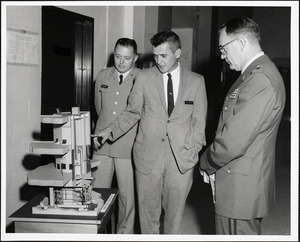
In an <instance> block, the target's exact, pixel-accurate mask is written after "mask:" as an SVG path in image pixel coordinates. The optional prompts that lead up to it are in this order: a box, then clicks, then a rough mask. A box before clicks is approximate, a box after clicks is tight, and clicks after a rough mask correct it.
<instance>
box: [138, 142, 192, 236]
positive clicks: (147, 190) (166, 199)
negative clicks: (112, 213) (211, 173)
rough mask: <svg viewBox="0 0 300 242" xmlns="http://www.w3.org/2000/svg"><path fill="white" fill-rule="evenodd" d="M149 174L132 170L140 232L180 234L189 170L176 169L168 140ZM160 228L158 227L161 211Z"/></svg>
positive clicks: (188, 188) (189, 177) (188, 184)
mask: <svg viewBox="0 0 300 242" xmlns="http://www.w3.org/2000/svg"><path fill="white" fill-rule="evenodd" d="M162 145H164V146H165V147H164V148H165V149H164V151H165V152H162V154H160V156H159V158H158V159H157V160H156V161H151V162H155V165H154V167H153V170H152V172H151V173H150V174H147V175H144V174H141V173H139V172H138V171H137V170H136V182H137V194H138V205H139V218H140V225H141V232H142V234H159V233H160V231H162V233H164V234H178V233H180V225H181V218H182V214H183V210H184V206H185V201H186V198H187V196H188V194H189V191H190V189H191V186H192V183H193V169H191V170H189V171H188V172H187V173H185V174H182V173H180V172H179V170H178V167H177V164H176V161H175V158H174V155H173V153H172V151H171V147H170V145H169V143H168V142H164V144H162ZM162 211H163V214H164V217H163V227H162V228H161V227H160V226H161V225H160V217H161V214H162Z"/></svg>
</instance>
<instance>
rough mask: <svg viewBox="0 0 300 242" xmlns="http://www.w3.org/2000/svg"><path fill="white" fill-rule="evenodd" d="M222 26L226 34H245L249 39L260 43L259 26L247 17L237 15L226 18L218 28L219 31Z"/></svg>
mask: <svg viewBox="0 0 300 242" xmlns="http://www.w3.org/2000/svg"><path fill="white" fill-rule="evenodd" d="M223 28H225V32H226V34H227V35H234V36H239V35H247V36H249V38H250V39H252V40H256V41H258V43H259V44H260V43H261V36H260V30H259V26H258V24H257V23H256V22H255V21H254V20H252V19H250V18H248V17H237V18H233V19H230V20H228V21H227V22H225V23H224V24H223V25H222V26H221V27H220V28H219V33H220V31H221V30H222V29H223Z"/></svg>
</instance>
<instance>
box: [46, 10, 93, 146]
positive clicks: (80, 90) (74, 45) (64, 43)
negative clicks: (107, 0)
mask: <svg viewBox="0 0 300 242" xmlns="http://www.w3.org/2000/svg"><path fill="white" fill-rule="evenodd" d="M93 28H94V20H93V18H90V17H87V16H84V15H81V14H76V13H73V12H70V11H67V10H63V9H60V8H57V7H49V6H43V7H42V108H41V114H53V113H56V112H57V110H59V111H64V112H65V111H67V112H69V111H71V108H72V107H74V106H79V107H80V109H81V110H85V111H90V110H91V109H92V103H91V100H92V98H91V95H92V84H93V76H92V73H93V68H92V66H93V39H94V36H93V35H94V31H93ZM52 133H53V132H52V126H51V125H43V124H42V126H41V136H42V137H41V138H42V139H44V140H52V136H53V135H52Z"/></svg>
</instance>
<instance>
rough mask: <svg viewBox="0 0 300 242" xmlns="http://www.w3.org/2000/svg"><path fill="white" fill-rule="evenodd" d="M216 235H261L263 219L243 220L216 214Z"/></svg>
mask: <svg viewBox="0 0 300 242" xmlns="http://www.w3.org/2000/svg"><path fill="white" fill-rule="evenodd" d="M215 222H216V234H222V235H224V234H226V235H261V227H260V224H261V218H255V219H251V220H242V219H234V218H228V217H223V216H221V215H219V214H217V213H216V214H215Z"/></svg>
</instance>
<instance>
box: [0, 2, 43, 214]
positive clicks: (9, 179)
mask: <svg viewBox="0 0 300 242" xmlns="http://www.w3.org/2000/svg"><path fill="white" fill-rule="evenodd" d="M7 27H8V28H15V29H24V30H28V31H32V32H36V33H38V36H39V37H41V8H40V7H7ZM40 40H41V38H40ZM38 53H39V59H40V60H41V41H39V43H38ZM2 64H4V63H2ZM2 81H6V110H7V113H6V184H5V185H6V186H3V184H1V185H2V189H5V188H6V196H5V198H6V205H7V206H6V213H7V214H6V216H9V215H11V214H12V213H13V212H14V211H15V210H16V209H17V208H19V207H20V206H21V205H23V204H24V203H25V201H21V200H20V199H21V197H20V195H21V189H22V187H23V186H24V185H26V183H27V177H26V176H27V173H28V170H26V168H25V167H24V165H23V162H24V158H25V156H26V154H27V152H28V147H29V144H30V142H31V141H32V140H33V137H32V135H33V133H34V132H38V133H39V130H40V110H41V61H39V64H38V66H20V65H19V66H18V65H7V66H6V80H2ZM2 162H4V161H2Z"/></svg>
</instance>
